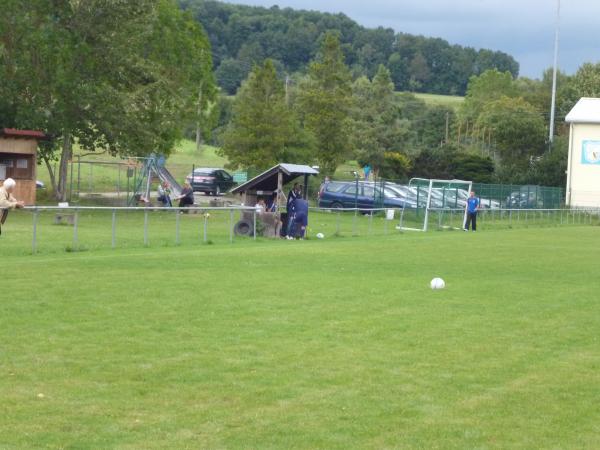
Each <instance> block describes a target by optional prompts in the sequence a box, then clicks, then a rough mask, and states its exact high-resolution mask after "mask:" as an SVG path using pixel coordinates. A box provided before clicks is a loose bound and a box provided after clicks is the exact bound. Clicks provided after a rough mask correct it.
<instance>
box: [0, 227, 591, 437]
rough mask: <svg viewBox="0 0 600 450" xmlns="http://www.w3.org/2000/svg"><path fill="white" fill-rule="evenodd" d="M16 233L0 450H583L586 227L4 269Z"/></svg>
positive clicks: (192, 250) (34, 260) (345, 240)
mask: <svg viewBox="0 0 600 450" xmlns="http://www.w3.org/2000/svg"><path fill="white" fill-rule="evenodd" d="M13 219H14V217H13ZM188 219H189V218H188ZM13 225H16V223H13ZM15 229H16V228H11V229H9V228H5V233H3V235H2V238H1V239H0V255H2V267H3V268H2V272H3V276H2V280H3V281H2V299H1V301H0V398H1V399H2V401H1V402H0V448H19V449H20V448H23V449H25V448H27V449H29V448H124V449H134V448H135V449H163V448H327V449H334V448H339V449H342V448H343V449H346V448H440V449H448V448H460V449H463V448H596V447H597V445H598V442H600V425H599V423H600V410H599V409H598V398H599V397H600V370H599V369H600V340H599V338H598V330H599V329H600V298H599V295H598V288H599V286H600V285H599V283H598V281H597V267H598V259H599V257H600V249H599V247H598V245H596V243H597V242H598V240H599V238H600V236H599V233H600V228H599V227H597V226H587V227H580V226H572V227H565V228H557V227H551V228H527V229H519V230H516V229H507V230H503V231H487V232H481V233H478V234H477V233H475V234H474V233H459V232H455V233H451V232H447V233H444V232H431V233H428V234H402V235H400V234H390V235H388V236H385V235H381V236H377V237H370V238H367V237H366V236H365V237H350V236H349V235H346V236H345V237H341V238H334V237H329V238H327V239H325V240H310V241H303V242H299V241H296V242H288V241H274V242H269V241H263V240H259V241H258V242H252V241H251V240H236V242H235V243H234V244H233V245H232V244H225V243H222V244H221V243H215V245H198V246H185V245H182V246H181V247H164V246H154V247H150V248H120V249H117V250H110V249H106V250H105V249H98V250H91V251H87V252H81V253H65V252H64V251H63V252H46V253H44V252H42V253H40V254H39V255H36V256H31V255H26V254H19V253H17V252H13V253H10V252H9V253H8V254H7V253H6V252H4V254H3V250H2V246H3V245H4V244H5V243H9V242H10V240H11V239H14V238H15V236H16V235H17V234H16V233H15V234H11V233H12V232H14V231H15ZM88 238H89V239H92V237H91V236H90V237H88ZM434 276H441V277H443V278H444V279H445V280H446V283H447V288H446V289H445V290H443V291H431V290H430V289H429V287H428V285H429V280H430V279H431V278H433V277H434Z"/></svg>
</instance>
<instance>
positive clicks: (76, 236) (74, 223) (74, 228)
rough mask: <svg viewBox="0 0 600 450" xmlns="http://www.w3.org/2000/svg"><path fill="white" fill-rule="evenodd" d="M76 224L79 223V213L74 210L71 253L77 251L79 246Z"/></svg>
mask: <svg viewBox="0 0 600 450" xmlns="http://www.w3.org/2000/svg"><path fill="white" fill-rule="evenodd" d="M78 222H79V211H78V210H75V216H74V217H73V251H75V250H77V247H78V246H79V236H78V234H77V233H78Z"/></svg>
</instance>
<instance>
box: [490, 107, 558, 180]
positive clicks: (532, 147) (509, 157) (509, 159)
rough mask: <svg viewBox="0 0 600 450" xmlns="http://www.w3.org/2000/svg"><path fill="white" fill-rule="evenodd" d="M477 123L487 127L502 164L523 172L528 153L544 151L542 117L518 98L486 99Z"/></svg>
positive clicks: (527, 162) (529, 159) (535, 153)
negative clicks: (487, 101)
mask: <svg viewBox="0 0 600 450" xmlns="http://www.w3.org/2000/svg"><path fill="white" fill-rule="evenodd" d="M478 125H479V127H486V128H488V129H490V130H491V132H492V138H493V140H494V145H495V149H496V151H497V152H498V155H499V157H500V160H501V161H502V165H503V167H504V168H509V169H510V170H513V171H515V170H516V171H518V172H520V173H524V172H526V171H527V170H528V168H529V165H530V162H531V159H532V157H533V156H538V155H540V154H541V153H542V152H543V151H544V145H545V139H546V124H545V121H544V118H543V116H542V115H541V114H540V112H539V111H537V110H536V109H535V108H534V107H533V106H532V105H530V104H529V103H527V102H526V101H525V100H523V99H522V98H510V97H501V98H500V99H498V100H495V101H492V102H490V103H488V104H487V105H485V107H484V109H483V111H482V113H481V115H480V116H479V119H478Z"/></svg>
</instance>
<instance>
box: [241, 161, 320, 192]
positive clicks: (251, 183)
mask: <svg viewBox="0 0 600 450" xmlns="http://www.w3.org/2000/svg"><path fill="white" fill-rule="evenodd" d="M279 173H281V174H282V175H283V184H287V183H289V182H290V181H292V180H294V179H295V178H298V177H299V176H302V175H318V174H319V171H318V170H316V169H313V168H312V167H310V166H305V165H301V164H284V163H282V164H277V165H276V166H275V167H271V168H270V169H269V170H267V171H266V172H263V173H261V174H260V175H258V176H256V177H254V178H252V179H251V180H248V181H246V182H245V183H244V184H240V185H239V186H237V187H236V188H234V189H232V190H231V192H232V193H233V194H239V193H241V192H246V191H250V190H253V191H275V190H277V177H278V175H279Z"/></svg>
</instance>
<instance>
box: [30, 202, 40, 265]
mask: <svg viewBox="0 0 600 450" xmlns="http://www.w3.org/2000/svg"><path fill="white" fill-rule="evenodd" d="M37 222H38V209H37V208H36V209H35V210H34V211H33V238H32V241H31V251H32V253H33V254H34V255H35V254H36V253H37Z"/></svg>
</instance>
